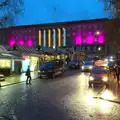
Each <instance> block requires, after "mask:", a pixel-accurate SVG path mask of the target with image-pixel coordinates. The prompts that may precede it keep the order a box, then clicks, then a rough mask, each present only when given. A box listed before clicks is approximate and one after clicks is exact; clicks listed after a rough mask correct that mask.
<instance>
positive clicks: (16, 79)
mask: <svg viewBox="0 0 120 120" xmlns="http://www.w3.org/2000/svg"><path fill="white" fill-rule="evenodd" d="M31 77H32V79H36V78H38V72H37V71H35V72H31ZM25 81H26V75H25V73H22V74H21V75H11V76H8V77H5V81H0V85H1V87H3V86H9V85H12V84H17V83H21V82H25Z"/></svg>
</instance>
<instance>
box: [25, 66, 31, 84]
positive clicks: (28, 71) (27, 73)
mask: <svg viewBox="0 0 120 120" xmlns="http://www.w3.org/2000/svg"><path fill="white" fill-rule="evenodd" d="M26 76H27V79H26V84H31V74H30V66H28V69H27V71H26Z"/></svg>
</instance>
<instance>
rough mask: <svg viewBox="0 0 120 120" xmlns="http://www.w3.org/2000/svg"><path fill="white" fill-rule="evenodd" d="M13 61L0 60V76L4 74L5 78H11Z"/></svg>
mask: <svg viewBox="0 0 120 120" xmlns="http://www.w3.org/2000/svg"><path fill="white" fill-rule="evenodd" d="M11 63H12V60H11V59H9V58H5V57H4V58H0V74H3V75H5V76H9V75H10V74H11V73H12V71H11V68H12V64H11Z"/></svg>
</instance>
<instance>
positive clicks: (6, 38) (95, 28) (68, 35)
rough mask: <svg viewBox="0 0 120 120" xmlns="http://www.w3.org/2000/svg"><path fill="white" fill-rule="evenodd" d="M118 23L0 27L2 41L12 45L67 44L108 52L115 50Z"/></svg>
mask: <svg viewBox="0 0 120 120" xmlns="http://www.w3.org/2000/svg"><path fill="white" fill-rule="evenodd" d="M115 23H116V21H115V20H109V19H95V20H83V21H71V22H63V23H50V24H40V25H25V26H16V27H11V28H6V29H0V41H1V43H0V44H7V45H9V46H11V47H13V45H14V44H19V45H22V46H29V47H34V48H36V47H38V46H40V47H43V48H45V49H47V48H63V47H66V48H74V50H76V51H78V52H79V51H83V52H86V53H88V54H90V53H99V54H108V53H111V52H112V51H114V50H113V49H112V48H110V46H111V45H112V41H113V38H114V37H112V36H113V34H114V31H115V29H114V28H115V25H116V24H115ZM116 27H117V25H116ZM117 39H118V38H117ZM109 48H110V49H109Z"/></svg>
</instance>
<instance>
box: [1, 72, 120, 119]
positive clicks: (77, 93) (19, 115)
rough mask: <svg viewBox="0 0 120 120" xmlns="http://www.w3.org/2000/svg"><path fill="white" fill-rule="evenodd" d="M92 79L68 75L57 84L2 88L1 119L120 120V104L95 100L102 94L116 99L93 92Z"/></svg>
mask: <svg viewBox="0 0 120 120" xmlns="http://www.w3.org/2000/svg"><path fill="white" fill-rule="evenodd" d="M88 75H89V74H88V73H81V72H80V71H79V70H76V71H67V72H66V73H65V75H64V76H61V77H58V78H56V79H54V80H52V79H49V80H39V79H36V80H34V81H32V85H26V84H25V83H21V84H17V85H13V86H9V87H4V88H1V89H0V116H5V117H7V118H9V120H120V114H119V111H120V105H119V104H116V103H112V102H108V101H104V100H101V99H94V98H93V97H95V96H97V94H98V93H99V94H98V95H100V96H103V97H104V96H105V97H107V96H108V97H111V98H112V97H114V96H112V94H110V93H109V91H107V90H105V91H104V90H103V91H101V87H98V88H89V87H88ZM100 91H101V92H100ZM1 120H2V119H1ZM5 120H7V119H5Z"/></svg>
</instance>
